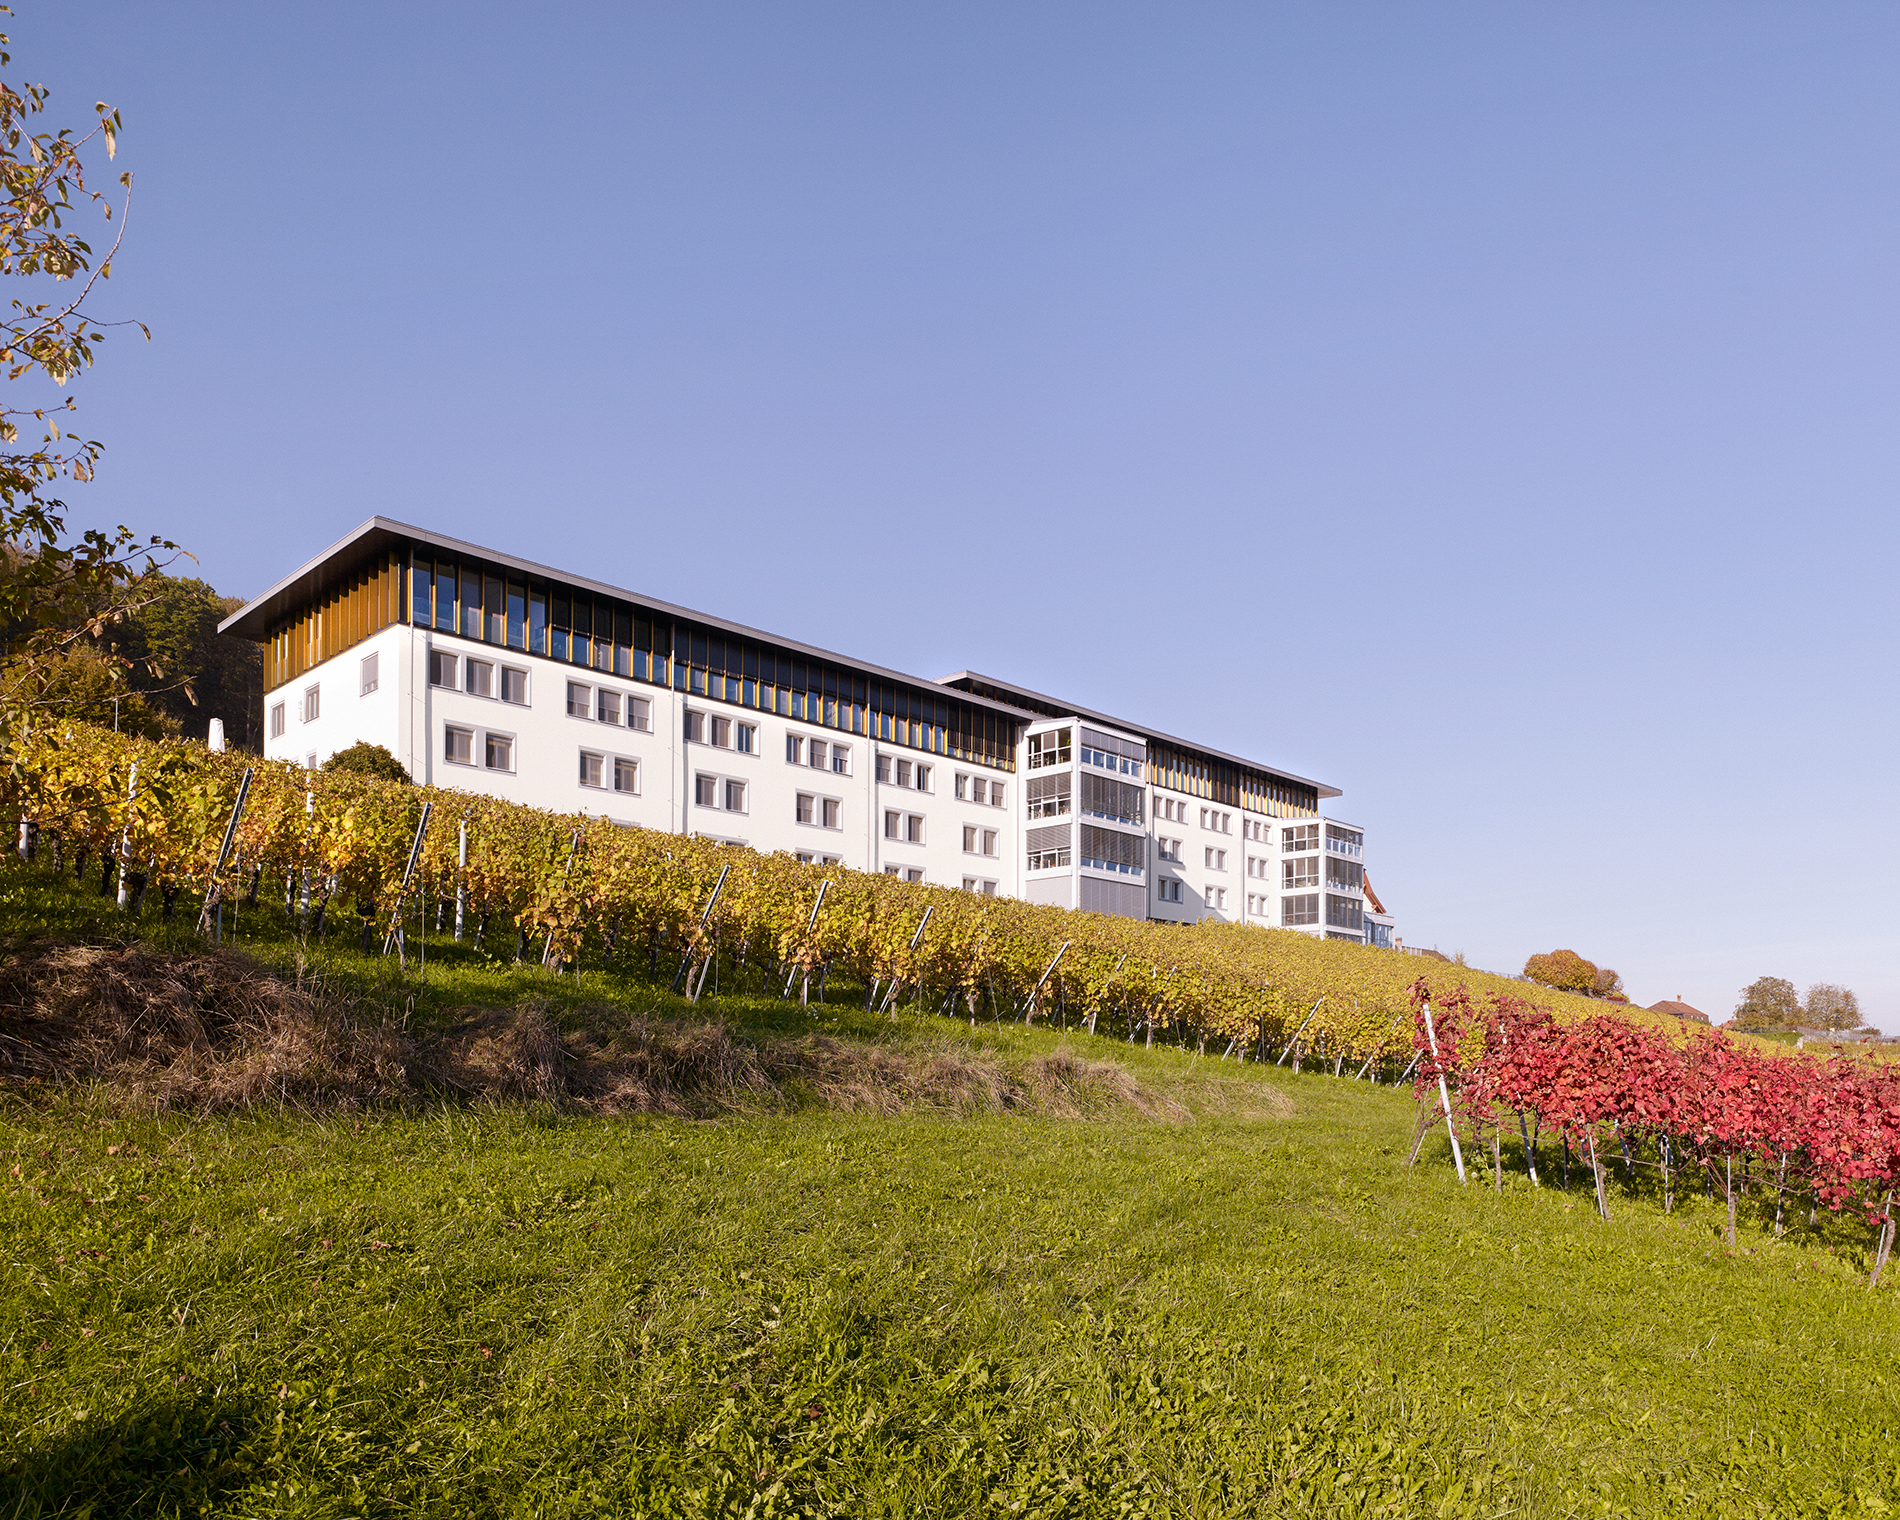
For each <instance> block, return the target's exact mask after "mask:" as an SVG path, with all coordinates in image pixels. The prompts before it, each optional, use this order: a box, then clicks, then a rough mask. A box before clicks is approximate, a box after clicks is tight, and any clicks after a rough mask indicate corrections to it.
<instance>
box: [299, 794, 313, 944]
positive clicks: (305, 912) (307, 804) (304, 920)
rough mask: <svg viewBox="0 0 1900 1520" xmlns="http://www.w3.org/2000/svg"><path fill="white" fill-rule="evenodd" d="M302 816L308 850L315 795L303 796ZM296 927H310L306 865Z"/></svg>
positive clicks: (308, 872)
mask: <svg viewBox="0 0 1900 1520" xmlns="http://www.w3.org/2000/svg"><path fill="white" fill-rule="evenodd" d="M303 816H304V825H303V827H304V847H305V849H306V850H307V849H308V848H309V836H310V830H311V829H312V828H313V827H314V826H315V819H316V816H317V794H316V793H315V792H309V791H307V792H305V793H304V794H303ZM297 927H298V928H300V929H308V928H309V927H310V867H309V866H308V865H306V866H305V867H304V868H303V897H302V898H301V900H300V901H299V902H298V904H297Z"/></svg>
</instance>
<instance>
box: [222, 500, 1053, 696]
mask: <svg viewBox="0 0 1900 1520" xmlns="http://www.w3.org/2000/svg"><path fill="white" fill-rule="evenodd" d="M378 532H381V533H387V534H390V535H392V536H400V537H403V538H413V539H420V540H422V541H423V542H425V543H428V544H432V545H433V546H435V547H436V548H438V549H444V550H447V551H448V552H449V553H451V554H458V555H461V554H466V555H469V556H471V557H474V558H479V559H484V560H487V561H488V562H489V563H490V564H495V565H501V566H503V567H505V568H507V569H510V570H519V571H521V572H522V574H523V575H531V576H538V577H545V578H547V579H549V580H556V581H563V582H565V583H566V584H568V585H570V586H579V587H582V588H585V589H586V590H589V591H593V592H597V593H598V594H600V595H602V596H611V597H616V598H618V599H619V600H621V601H626V602H633V603H636V604H637V605H639V606H641V607H647V608H651V609H652V610H653V611H655V612H660V613H664V614H665V615H666V616H668V617H672V618H678V619H680V620H682V621H685V622H692V623H702V624H704V625H705V626H706V627H708V628H717V629H719V630H720V631H721V632H722V633H732V634H737V635H739V636H740V637H742V638H750V639H758V640H760V641H762V642H764V643H768V644H775V645H777V646H778V647H779V648H781V649H789V650H791V651H792V652H793V653H794V654H800V655H804V656H806V657H808V658H811V659H818V660H830V661H833V662H835V663H836V664H839V665H846V666H849V667H851V668H852V669H854V670H859V671H862V672H864V673H865V674H866V675H871V676H876V677H879V678H880V679H882V680H887V681H897V682H900V683H901V684H903V685H905V686H915V687H917V688H918V689H919V690H921V691H932V690H935V689H937V688H939V687H941V686H942V684H943V683H942V682H940V681H933V680H931V679H930V678H929V677H927V676H914V675H908V674H906V673H905V672H903V671H901V670H891V669H889V668H888V667H886V666H883V665H873V664H872V663H871V662H870V661H868V660H860V659H858V658H857V657H856V656H854V655H848V654H839V653H838V652H837V651H836V650H832V649H821V648H819V647H818V646H817V645H815V644H806V643H802V642H801V641H799V640H797V639H788V638H786V637H785V636H784V635H783V634H777V633H768V632H767V631H766V630H764V629H763V628H752V627H749V626H748V625H746V624H744V623H735V622H732V621H730V620H729V619H726V618H721V617H714V616H713V615H712V614H711V613H706V612H696V611H694V610H693V609H692V608H691V607H681V606H678V605H677V604H675V603H673V602H664V601H661V600H660V599H659V598H658V597H652V596H647V595H646V594H645V593H644V592H639V591H630V590H628V589H627V588H626V587H624V586H613V585H609V584H608V583H607V582H605V581H597V580H594V579H592V578H591V577H589V576H585V575H575V574H573V573H572V572H571V571H567V570H560V569H557V568H555V567H554V566H552V565H544V564H541V563H540V562H539V561H536V560H530V559H522V558H520V557H519V556H517V555H512V554H503V553H502V552H501V551H500V550H498V549H490V548H487V547H485V546H484V545H481V544H473V543H470V542H468V541H467V540H466V539H460V538H453V537H451V536H449V535H448V534H446V533H437V532H434V531H432V530H431V529H428V528H418V527H416V526H414V525H413V524H411V523H405V522H398V521H397V520H396V519H394V518H392V517H372V518H370V519H368V520H367V521H365V522H363V523H361V524H359V525H358V526H357V527H355V528H353V529H352V530H351V531H350V532H348V533H346V534H344V535H343V537H341V538H339V539H338V540H337V541H336V542H335V543H333V544H331V545H330V547H329V548H327V549H325V550H324V551H323V552H322V553H321V554H319V555H317V556H316V557H315V558H314V559H311V560H308V561H306V562H305V563H304V564H303V565H302V566H300V567H299V568H298V569H296V570H293V571H292V572H291V573H290V574H289V575H286V576H285V577H284V578H283V579H282V580H280V581H278V582H277V583H276V584H275V585H273V586H271V587H270V588H269V589H268V590H266V591H264V592H263V593H261V594H260V595H258V596H254V597H252V598H251V600H250V601H248V602H246V603H245V604H244V605H243V606H242V607H240V608H238V610H237V611H236V612H234V613H232V614H231V615H230V616H229V617H228V618H226V619H224V621H223V622H221V623H219V624H218V632H220V633H230V632H234V631H238V624H240V623H242V622H244V621H245V620H247V619H250V618H252V617H253V616H255V617H259V618H261V617H263V616H265V615H266V613H267V611H268V608H267V604H269V603H271V602H273V601H275V600H279V599H281V598H283V597H284V596H285V595H286V593H288V592H290V591H291V590H292V588H294V587H295V586H296V585H297V583H298V582H299V581H301V580H303V579H305V578H306V577H308V576H311V575H314V574H315V573H316V572H317V571H319V570H321V569H322V568H323V566H324V565H325V564H326V563H327V562H329V561H330V560H332V559H335V558H336V557H337V556H338V555H340V554H342V553H344V552H345V551H346V550H348V549H349V548H350V546H351V545H352V544H355V543H357V542H359V541H360V540H362V539H364V538H367V537H369V536H370V535H371V534H374V533H378ZM241 636H242V637H247V638H256V639H257V641H258V642H259V643H262V642H263V637H262V636H261V635H256V634H249V633H244V634H241ZM998 684H999V685H1001V684H1003V683H1001V682H999V683H998ZM957 699H958V700H959V701H964V702H970V703H973V704H975V705H977V706H979V707H984V708H988V709H990V710H991V711H993V712H998V713H1003V714H1005V715H1007V716H1009V717H1012V718H1021V717H1022V716H1023V710H1022V709H1021V708H1020V707H1011V706H1010V705H1009V704H1008V703H1007V702H997V701H994V700H992V699H991V698H989V697H981V696H978V695H977V694H976V693H975V692H968V691H960V692H958V693H957Z"/></svg>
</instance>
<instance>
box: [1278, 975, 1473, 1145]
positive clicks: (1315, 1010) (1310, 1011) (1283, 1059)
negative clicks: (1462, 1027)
mask: <svg viewBox="0 0 1900 1520" xmlns="http://www.w3.org/2000/svg"><path fill="white" fill-rule="evenodd" d="M1325 1001H1326V997H1325V994H1323V993H1322V994H1321V995H1320V997H1319V999H1318V1000H1317V1001H1316V1002H1315V1003H1314V1004H1313V1006H1312V1007H1311V1008H1309V1009H1307V1011H1306V1017H1305V1018H1303V1019H1301V1020H1300V1027H1299V1028H1298V1029H1296V1030H1294V1031H1293V1038H1292V1039H1290V1040H1288V1041H1287V1042H1286V1046H1285V1048H1284V1049H1282V1050H1281V1052H1280V1059H1279V1060H1277V1061H1275V1062H1274V1063H1273V1064H1274V1065H1275V1066H1284V1065H1285V1064H1286V1058H1287V1052H1288V1051H1290V1050H1292V1049H1293V1047H1294V1045H1295V1044H1296V1043H1298V1041H1299V1038H1300V1036H1301V1035H1303V1034H1305V1033H1306V1026H1307V1025H1308V1024H1310V1023H1312V1022H1313V1015H1314V1014H1316V1013H1318V1012H1319V1005H1320V1004H1321V1003H1323V1002H1325ZM1427 1017H1429V1015H1427ZM1456 1143H1457V1142H1456V1141H1454V1142H1453V1144H1456Z"/></svg>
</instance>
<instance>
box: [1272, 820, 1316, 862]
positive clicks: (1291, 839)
mask: <svg viewBox="0 0 1900 1520" xmlns="http://www.w3.org/2000/svg"><path fill="white" fill-rule="evenodd" d="M1280 848H1281V850H1282V851H1284V852H1285V853H1287V854H1289V855H1294V854H1298V853H1300V852H1301V851H1304V850H1317V849H1318V848H1319V825H1318V824H1317V823H1304V824H1301V825H1300V826H1299V827H1298V828H1297V829H1281V830H1280Z"/></svg>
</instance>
